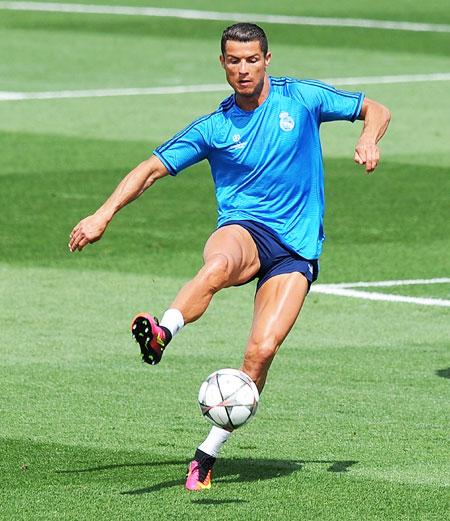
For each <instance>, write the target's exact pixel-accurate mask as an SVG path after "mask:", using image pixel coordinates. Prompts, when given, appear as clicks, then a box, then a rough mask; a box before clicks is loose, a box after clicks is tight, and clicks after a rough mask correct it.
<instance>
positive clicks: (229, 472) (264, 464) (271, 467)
mask: <svg viewBox="0 0 450 521" xmlns="http://www.w3.org/2000/svg"><path fill="white" fill-rule="evenodd" d="M174 463H179V464H181V463H184V462H180V461H178V462H174V461H168V462H166V464H169V465H170V464H174ZM356 463H358V462H357V461H352V460H344V461H337V460H296V461H291V460H271V459H226V458H225V459H220V460H219V461H218V462H217V464H216V467H215V471H216V472H215V475H216V478H215V482H216V483H221V482H224V483H235V482H239V483H242V482H249V481H261V480H269V479H275V478H281V477H283V476H288V475H290V474H293V473H294V472H297V471H299V470H301V469H302V468H303V467H304V466H305V465H308V464H323V465H326V470H327V471H328V472H348V469H349V468H350V467H351V466H352V465H355V464H356ZM161 464H163V462H158V463H149V464H148V465H149V466H152V465H161ZM183 485H184V479H174V480H167V481H163V482H161V483H155V484H154V485H151V486H150V487H145V488H139V489H136V490H127V491H124V492H121V494H125V495H140V494H151V493H152V492H158V491H160V490H162V489H165V488H171V487H179V486H183Z"/></svg>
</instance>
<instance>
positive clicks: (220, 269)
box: [202, 254, 231, 293]
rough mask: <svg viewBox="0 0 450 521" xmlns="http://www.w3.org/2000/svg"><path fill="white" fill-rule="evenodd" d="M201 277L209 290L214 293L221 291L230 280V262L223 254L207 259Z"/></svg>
mask: <svg viewBox="0 0 450 521" xmlns="http://www.w3.org/2000/svg"><path fill="white" fill-rule="evenodd" d="M202 272H203V273H202V275H203V277H204V279H205V282H206V283H207V285H208V287H209V288H210V290H211V291H212V292H213V293H215V292H216V291H219V289H222V288H223V287H224V286H225V285H226V283H227V282H228V280H229V278H230V272H231V262H230V259H229V258H228V257H227V256H226V255H223V254H217V255H214V256H213V257H211V258H210V259H208V261H207V263H206V264H205V265H204V267H203V269H202Z"/></svg>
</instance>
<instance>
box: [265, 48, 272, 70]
mask: <svg viewBox="0 0 450 521" xmlns="http://www.w3.org/2000/svg"><path fill="white" fill-rule="evenodd" d="M271 59H272V53H271V52H270V51H267V54H266V55H265V56H264V66H265V67H268V66H269V63H270V60H271Z"/></svg>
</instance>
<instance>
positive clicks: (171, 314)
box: [159, 308, 184, 338]
mask: <svg viewBox="0 0 450 521" xmlns="http://www.w3.org/2000/svg"><path fill="white" fill-rule="evenodd" d="M159 325H160V326H161V327H163V328H165V329H168V330H169V331H170V335H171V338H173V337H174V336H175V335H176V334H177V333H178V331H180V329H181V328H182V327H183V326H184V319H183V315H182V314H181V311H179V310H178V309H175V308H171V309H168V310H167V311H166V312H165V313H164V315H163V317H162V319H161V321H160V323H159Z"/></svg>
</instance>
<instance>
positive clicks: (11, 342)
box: [0, 0, 450, 521]
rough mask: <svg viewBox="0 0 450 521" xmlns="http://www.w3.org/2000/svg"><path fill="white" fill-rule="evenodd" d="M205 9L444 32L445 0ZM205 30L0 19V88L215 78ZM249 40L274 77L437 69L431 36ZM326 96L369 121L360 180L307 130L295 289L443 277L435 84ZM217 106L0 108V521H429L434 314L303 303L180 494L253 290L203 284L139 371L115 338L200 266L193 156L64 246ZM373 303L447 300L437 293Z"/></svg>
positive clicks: (443, 383)
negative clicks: (194, 316)
mask: <svg viewBox="0 0 450 521" xmlns="http://www.w3.org/2000/svg"><path fill="white" fill-rule="evenodd" d="M84 3H91V2H87V1H85V2H84ZM99 3H100V2H99ZM103 3H105V4H112V3H115V2H106V1H105V2H103ZM115 4H117V5H136V6H137V5H153V6H158V5H159V4H158V3H157V2H156V1H153V2H145V1H144V0H141V1H139V0H136V1H133V0H128V1H123V2H120V3H118V2H117V3H115ZM288 4H289V5H288ZM292 4H293V3H292ZM375 4H376V5H375ZM363 6H364V7H363ZM165 7H167V6H165ZM170 7H186V8H195V9H219V7H217V8H216V7H213V6H211V3H208V2H206V1H204V0H196V1H193V0H191V1H190V2H187V1H182V0H178V1H176V2H175V1H174V2H171V3H170ZM222 10H225V8H223V9H222ZM226 10H228V11H241V12H261V13H271V14H292V15H310V16H336V17H349V16H352V17H364V18H374V19H389V20H408V21H419V22H434V23H441V24H444V23H447V24H449V23H450V12H449V11H448V5H447V1H446V0H434V1H433V2H431V3H430V2H429V3H427V4H426V6H425V4H423V5H422V4H420V5H418V3H416V2H412V1H408V0H402V1H398V2H391V1H389V2H388V1H387V0H386V1H385V0H383V1H379V2H376V3H374V5H373V6H370V7H368V6H366V5H365V4H364V3H361V2H356V0H346V1H342V2H339V3H335V2H331V1H329V0H327V1H324V2H312V0H311V1H303V2H301V3H298V4H297V3H295V5H291V2H284V3H281V2H275V1H274V0H265V1H263V2H258V4H257V6H255V5H253V3H250V2H242V1H240V2H237V1H231V0H230V1H229V2H228V3H227V7H226ZM225 25H226V23H221V22H211V21H200V20H177V19H162V18H158V19H157V18H142V17H121V16H112V15H81V14H68V13H65V14H64V13H35V12H29V11H24V12H14V11H5V10H1V9H0V91H21V92H35V91H58V90H79V89H110V88H126V87H152V86H173V85H201V84H203V83H221V82H223V81H224V78H223V72H222V70H221V69H220V68H219V66H218V64H217V56H218V53H219V45H218V42H219V38H220V32H221V30H222V29H223V27H224V26H225ZM265 28H266V29H267V32H268V35H269V38H270V43H271V48H272V51H273V54H274V58H273V62H272V66H271V71H270V72H271V73H272V74H274V75H278V74H280V75H282V74H289V75H293V76H297V77H315V78H333V77H338V78H343V77H363V76H380V75H400V74H402V75H414V74H430V73H449V72H450V34H449V33H432V32H424V33H412V32H405V31H382V30H362V29H351V28H333V27H328V28H324V27H322V28H321V27H297V26H283V25H270V24H267V25H266V26H265ZM350 88H352V89H355V90H364V91H365V92H366V94H367V96H369V97H371V98H374V99H377V100H379V101H381V102H382V103H384V104H386V105H387V106H388V107H389V108H390V109H391V111H392V114H393V119H392V124H391V127H390V129H389V132H388V134H387V136H386V138H385V140H384V141H383V143H382V153H383V159H382V163H381V165H380V167H379V170H378V171H377V172H376V174H375V175H373V176H365V175H363V174H362V172H361V171H360V169H359V168H358V167H357V166H356V165H354V164H353V161H352V156H353V153H352V151H353V146H354V143H355V140H356V139H357V136H358V134H359V132H360V124H359V123H355V124H354V125H351V124H348V123H347V124H346V123H333V124H329V125H328V126H326V127H324V128H323V130H322V137H323V144H324V151H325V164H326V172H327V185H326V190H327V213H326V229H327V241H326V246H325V251H324V255H323V258H322V262H321V275H320V280H319V282H320V283H328V284H330V283H339V282H355V281H367V282H369V281H380V280H390V279H393V280H398V279H430V278H437V277H449V276H450V255H449V252H450V218H449V193H450V177H449V173H450V172H449V170H450V148H449V146H448V144H449V142H450V99H449V96H448V90H449V82H448V81H441V82H426V81H424V82H417V83H408V82H405V83H397V84H370V85H365V84H361V85H355V86H354V87H350ZM226 95H227V93H226V91H224V92H223V93H221V92H216V93H201V94H199V93H191V94H183V95H158V96H135V97H126V96H122V97H109V98H84V99H77V98H73V99H60V100H57V99H54V100H29V101H0V161H1V169H0V183H1V184H0V207H1V212H0V226H1V235H0V291H1V299H0V311H1V317H2V318H1V321H0V323H1V328H0V348H1V357H0V397H1V398H0V419H1V421H0V450H1V452H0V505H1V506H0V519H5V520H9V519H14V520H15V519H24V520H34V519H42V520H47V519H73V520H75V519H76V520H84V519H86V520H91V519H94V518H95V519H98V520H102V519H108V520H112V519H157V518H158V519H161V520H163V519H164V520H165V519H186V520H190V519H201V518H202V516H204V518H205V519H212V520H228V519H249V520H266V519H274V520H278V519H301V520H320V521H328V520H330V521H331V520H344V521H347V520H348V521H352V520H355V521H356V520H358V521H371V520H395V521H398V520H436V521H437V520H439V521H441V520H443V519H446V518H448V512H449V509H450V502H449V486H450V471H449V468H450V465H449V463H450V458H449V450H448V442H449V440H448V434H449V427H450V425H449V417H450V410H449V378H450V362H449V352H450V350H449V346H450V320H449V308H448V307H438V306H421V305H417V304H407V303H399V302H383V301H381V302H371V301H368V300H362V299H355V298H351V299H350V298H345V297H339V296H333V295H322V294H315V293H312V294H311V295H310V297H309V298H308V301H307V303H306V305H305V307H304V309H303V311H302V316H301V318H300V320H299V322H298V323H297V325H296V326H295V328H294V329H293V331H292V332H291V334H290V336H289V338H288V339H287V341H286V342H285V344H284V345H283V348H282V350H281V351H280V354H279V355H278V357H277V359H276V360H275V362H274V364H273V367H272V369H271V373H270V377H269V380H268V384H267V387H266V390H265V392H264V395H263V399H262V401H261V406H260V409H259V411H258V416H257V418H256V419H255V420H254V421H253V422H252V423H251V424H249V425H248V426H246V427H244V428H243V429H242V430H240V431H239V432H237V433H236V436H235V437H233V438H232V439H231V440H230V441H229V442H228V444H227V446H226V447H225V449H224V451H223V458H222V459H221V460H220V461H219V462H218V463H217V465H216V469H215V479H214V483H213V488H212V489H211V491H210V492H208V493H205V494H199V495H189V494H187V493H186V492H185V491H184V489H183V483H184V473H185V468H186V463H187V461H188V460H189V459H190V458H191V456H192V454H193V450H194V449H195V447H196V445H197V444H198V443H199V442H200V441H201V440H202V438H203V437H204V435H205V434H206V432H207V431H208V425H207V424H206V423H205V422H204V420H203V419H202V418H201V416H200V413H199V411H198V407H197V404H196V394H197V390H198V387H199V385H200V383H201V382H202V380H203V379H204V377H205V376H207V375H208V374H209V373H210V372H212V371H213V370H215V369H218V368H220V367H238V366H239V365H240V361H241V357H242V351H243V347H244V345H245V341H246V337H247V332H248V329H249V326H250V320H251V309H252V301H253V294H254V286H253V285H249V286H245V287H242V288H233V289H229V290H225V291H223V292H222V293H220V294H219V295H217V296H216V299H215V300H214V302H213V304H212V306H211V307H210V309H209V310H208V312H207V313H206V315H205V316H204V317H203V318H202V319H201V320H200V321H199V322H198V323H197V324H195V325H194V326H191V327H188V328H186V329H185V330H184V331H183V333H182V334H180V335H179V336H178V337H177V338H176V339H175V340H174V342H173V344H172V345H171V347H170V348H169V350H168V351H167V354H166V355H165V359H164V361H163V363H162V364H161V365H159V366H158V367H155V368H150V367H147V366H143V365H142V364H141V363H140V361H139V357H138V353H137V348H136V346H135V345H134V344H133V343H132V342H131V340H130V335H129V332H128V327H129V320H130V318H131V317H132V316H133V314H134V313H135V312H137V311H140V310H142V309H151V310H152V311H153V312H154V313H157V314H160V313H161V311H163V310H164V309H165V307H166V306H167V305H168V304H169V303H170V300H171V299H172V297H173V296H174V294H175V292H176V291H177V289H178V288H179V287H180V285H181V284H182V283H183V282H185V281H186V280H187V279H188V278H189V277H190V276H192V275H193V273H194V272H195V270H196V269H197V268H198V267H199V265H200V263H201V251H202V246H203V243H204V241H205V240H206V238H207V237H208V235H209V234H210V232H211V231H212V230H213V229H214V226H215V202H214V194H213V187H212V182H211V180H210V176H209V172H208V168H207V165H206V164H205V163H202V164H199V165H197V166H195V167H193V168H191V169H190V170H188V171H186V172H185V173H183V174H182V175H180V176H179V177H178V178H176V179H172V178H171V179H166V180H164V181H161V183H158V184H157V185H156V186H155V187H154V188H152V189H151V191H150V192H148V193H146V194H145V196H143V197H142V198H141V199H139V200H138V201H136V202H135V203H133V205H131V206H130V207H127V208H126V209H124V210H123V211H122V212H121V213H120V214H119V215H118V216H117V217H116V219H115V220H114V222H113V223H112V224H111V226H110V228H109V230H108V231H107V233H106V234H105V237H104V238H103V239H102V241H100V242H99V243H97V244H95V245H94V246H90V247H89V248H87V249H86V250H85V251H84V252H83V253H81V254H76V255H70V254H69V252H68V250H67V242H68V235H69V233H70V230H71V229H72V227H73V225H74V224H76V222H78V220H79V219H80V218H82V217H84V216H85V215H87V214H89V213H90V212H92V211H94V210H95V209H96V208H97V206H98V205H99V204H101V203H102V202H103V200H104V199H105V198H106V197H107V196H108V195H109V193H110V192H111V191H112V190H113V188H114V187H115V185H116V184H117V182H118V181H119V180H120V179H121V178H122V176H123V175H124V174H125V173H126V172H128V171H129V170H130V169H131V168H132V167H134V166H135V165H136V164H137V163H138V162H140V161H141V160H142V159H144V158H145V157H147V156H148V155H149V154H150V153H151V152H152V150H153V149H154V147H155V146H156V145H158V144H159V143H160V142H161V141H163V140H164V139H167V138H168V137H170V136H171V135H172V134H173V133H174V132H175V131H177V130H179V129H180V128H181V127H182V126H184V125H185V124H187V123H189V122H190V121H191V120H192V119H193V118H195V117H198V116H199V115H202V114H204V113H207V112H210V111H212V110H214V109H215V107H216V106H217V104H218V103H219V102H220V101H221V99H223V98H224V97H225V96H226ZM369 289H370V288H369ZM372 289H373V288H372ZM377 291H379V292H382V293H389V294H391V295H406V296H411V297H430V298H433V297H434V298H440V299H450V284H448V283H440V284H426V285H425V284H423V285H409V286H396V287H384V288H377Z"/></svg>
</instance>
